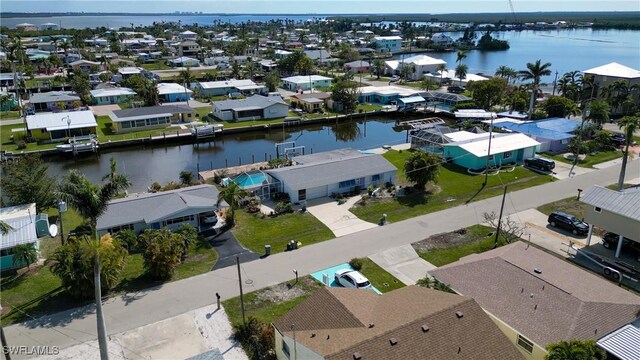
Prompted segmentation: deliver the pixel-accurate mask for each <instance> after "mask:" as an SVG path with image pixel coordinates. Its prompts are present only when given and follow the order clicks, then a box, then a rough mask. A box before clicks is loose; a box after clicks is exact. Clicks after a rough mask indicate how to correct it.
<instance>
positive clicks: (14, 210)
mask: <svg viewBox="0 0 640 360" xmlns="http://www.w3.org/2000/svg"><path fill="white" fill-rule="evenodd" d="M0 220H1V221H3V222H5V223H6V224H7V225H9V226H11V228H12V229H13V230H10V231H9V232H8V233H7V234H1V233H0V271H5V270H9V269H14V268H17V267H21V266H25V265H26V264H24V263H21V262H16V263H15V264H14V261H13V255H14V249H15V247H16V246H18V245H24V244H34V245H35V248H36V250H39V247H40V241H39V240H38V238H40V237H43V236H46V235H49V219H48V217H47V214H36V204H35V203H32V204H25V205H18V206H11V207H6V208H2V209H0Z"/></svg>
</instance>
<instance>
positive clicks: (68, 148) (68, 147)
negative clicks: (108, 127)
mask: <svg viewBox="0 0 640 360" xmlns="http://www.w3.org/2000/svg"><path fill="white" fill-rule="evenodd" d="M83 140H88V141H86V142H83ZM97 148H98V139H97V138H96V136H95V135H89V136H77V137H76V136H74V137H73V138H71V139H69V143H68V144H62V145H56V149H57V150H59V151H62V152H74V153H79V152H88V151H96V149H97Z"/></svg>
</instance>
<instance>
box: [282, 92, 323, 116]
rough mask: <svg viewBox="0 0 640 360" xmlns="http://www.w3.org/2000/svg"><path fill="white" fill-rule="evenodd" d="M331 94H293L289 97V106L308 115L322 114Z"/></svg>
mask: <svg viewBox="0 0 640 360" xmlns="http://www.w3.org/2000/svg"><path fill="white" fill-rule="evenodd" d="M330 98H331V94H329V93H326V92H314V93H307V94H295V95H292V96H291V98H290V99H291V105H292V106H293V104H296V105H295V106H296V107H297V108H299V109H303V110H304V111H306V112H308V113H316V112H322V111H323V110H324V109H325V108H326V107H327V101H328V100H329V99H330Z"/></svg>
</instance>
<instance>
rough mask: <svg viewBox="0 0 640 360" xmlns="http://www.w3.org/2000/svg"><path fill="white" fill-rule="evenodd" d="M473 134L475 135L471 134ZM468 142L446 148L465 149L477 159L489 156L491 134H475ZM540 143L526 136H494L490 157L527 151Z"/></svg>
mask: <svg viewBox="0 0 640 360" xmlns="http://www.w3.org/2000/svg"><path fill="white" fill-rule="evenodd" d="M469 134H473V133H469ZM473 135H475V136H474V137H471V136H470V135H469V136H468V138H469V137H470V139H468V140H464V141H458V142H455V143H450V144H446V145H445V146H454V147H459V148H461V149H464V150H465V151H467V152H469V153H471V154H473V155H474V156H477V157H484V156H487V153H488V148H489V134H487V133H485V134H473ZM538 145H540V143H539V142H537V141H535V140H533V139H532V138H530V137H528V136H527V135H524V134H496V133H494V134H493V137H492V138H491V153H490V155H495V154H502V153H505V152H507V151H514V150H519V149H525V148H528V147H533V146H538Z"/></svg>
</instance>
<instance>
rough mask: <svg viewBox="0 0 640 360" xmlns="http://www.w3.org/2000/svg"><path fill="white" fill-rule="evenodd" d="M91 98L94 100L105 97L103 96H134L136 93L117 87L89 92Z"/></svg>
mask: <svg viewBox="0 0 640 360" xmlns="http://www.w3.org/2000/svg"><path fill="white" fill-rule="evenodd" d="M90 92H91V96H92V97H94V98H98V97H105V96H119V95H135V94H136V92H135V91H133V90H131V89H129V88H126V87H117V88H102V89H96V90H91V91H90Z"/></svg>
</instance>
